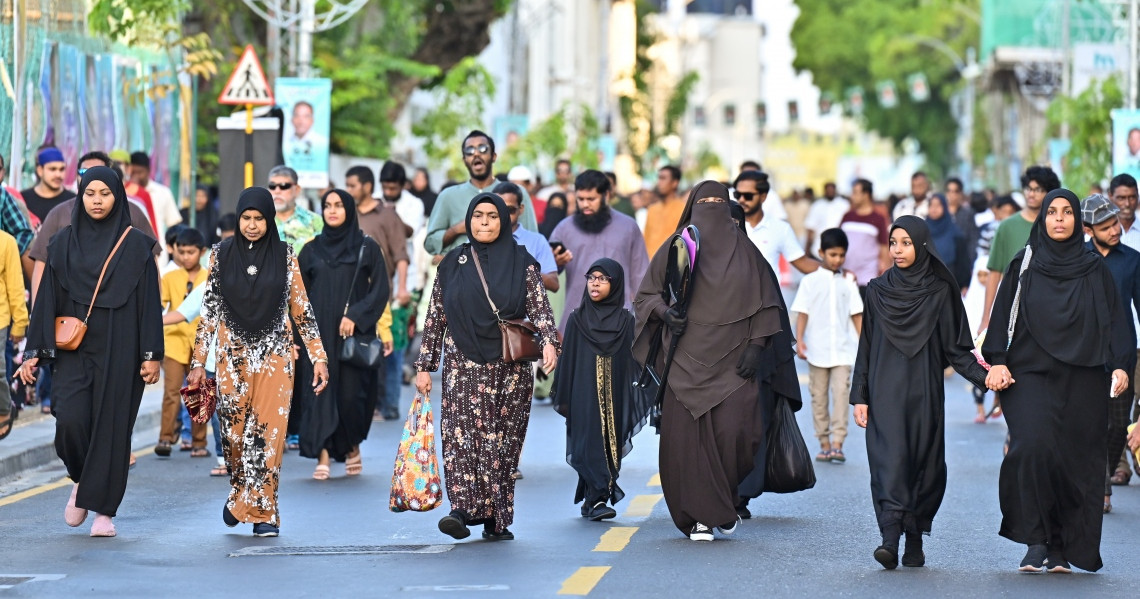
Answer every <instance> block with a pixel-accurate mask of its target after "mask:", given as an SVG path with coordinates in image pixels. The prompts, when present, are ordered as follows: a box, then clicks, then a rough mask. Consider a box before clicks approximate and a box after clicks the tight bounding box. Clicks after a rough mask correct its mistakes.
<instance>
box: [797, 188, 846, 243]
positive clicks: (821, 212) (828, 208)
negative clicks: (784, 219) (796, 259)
mask: <svg viewBox="0 0 1140 599" xmlns="http://www.w3.org/2000/svg"><path fill="white" fill-rule="evenodd" d="M850 210H851V202H849V201H847V199H846V198H844V197H842V196H838V197H835V198H834V199H830V200H829V199H827V198H819V199H818V200H816V201H814V202H812V204H811V208H810V209H808V215H807V218H806V219H804V227H805V228H807V229H808V230H809V231H814V232H815V238H814V239H812V244H811V245H812V247H811V251H812V252H813V253H814V254H816V255H817V256H818V255H819V235H820V233H823V232H824V231H826V230H828V229H836V228H838V227H839V223H841V222H843V215H845V214H847V213H848V212H849V211H850Z"/></svg>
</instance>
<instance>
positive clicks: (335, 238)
mask: <svg viewBox="0 0 1140 599" xmlns="http://www.w3.org/2000/svg"><path fill="white" fill-rule="evenodd" d="M333 194H336V196H337V197H338V198H340V201H342V202H344V214H345V218H344V222H343V223H341V224H340V226H339V227H334V226H332V225H330V224H329V221H328V220H325V227H324V229H321V233H320V235H317V236H316V238H314V239H313V241H314V242H316V244H317V245H316V246H315V249H316V250H317V255H319V256H320V257H321V260H324V261H325V263H327V264H329V265H335V264H338V263H339V264H356V260H357V257H358V256H359V254H360V247H361V244H363V243H364V233H363V232H361V230H360V224H359V222H358V221H357V216H356V200H355V199H353V197H352V196H351V195H349V193H348V192H347V191H344V190H343V189H333V190H330V191H329V192H328V193H326V194H325V195H324V197H322V198H321V218H324V206H325V202H327V201H328V199H329V196H330V195H333Z"/></svg>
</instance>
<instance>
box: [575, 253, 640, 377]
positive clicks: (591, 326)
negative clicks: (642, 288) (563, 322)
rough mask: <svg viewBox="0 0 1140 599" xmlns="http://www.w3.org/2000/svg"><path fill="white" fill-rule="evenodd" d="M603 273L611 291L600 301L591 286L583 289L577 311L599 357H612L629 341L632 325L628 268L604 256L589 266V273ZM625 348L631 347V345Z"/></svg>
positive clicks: (583, 332) (592, 348)
mask: <svg viewBox="0 0 1140 599" xmlns="http://www.w3.org/2000/svg"><path fill="white" fill-rule="evenodd" d="M594 273H601V274H603V275H606V276H607V277H609V278H610V294H609V295H607V296H606V297H605V298H604V299H602V300H600V301H596V302H595V301H594V300H592V299H590V286H589V284H587V285H586V288H585V289H584V290H583V291H582V304H581V305H580V306H579V307H578V310H577V311H576V312H575V314H576V315H577V317H578V322H579V324H580V326H579V327H578V328H579V330H580V331H581V333H582V337H583V338H584V339H585V340H586V343H588V344H589V345H590V348H591V350H593V351H594V353H596V354H598V355H599V356H613V355H615V354H617V353H618V352H619V351H621V350H622V349H623V347H622V345H623V344H624V343H629V339H628V338H627V337H626V333H627V331H629V330H630V327H631V326H632V325H633V318H632V315H631V314H630V313H629V312H628V311H626V309H625V269H623V268H622V267H621V264H618V263H617V262H616V261H614V260H610V259H609V258H602V259H600V260H596V261H595V262H594V263H593V264H591V265H590V270H588V271H586V274H587V275H591V274H594ZM624 349H629V347H628V345H627V346H626V347H625V348H624Z"/></svg>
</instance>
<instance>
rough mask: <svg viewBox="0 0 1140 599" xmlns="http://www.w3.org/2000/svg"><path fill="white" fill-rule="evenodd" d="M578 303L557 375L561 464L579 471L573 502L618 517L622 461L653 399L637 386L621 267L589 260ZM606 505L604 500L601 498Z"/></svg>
mask: <svg viewBox="0 0 1140 599" xmlns="http://www.w3.org/2000/svg"><path fill="white" fill-rule="evenodd" d="M586 279H587V283H586V288H585V289H584V290H583V293H582V296H583V297H582V304H581V306H580V307H579V308H578V309H577V310H575V311H574V312H573V313H571V314H570V318H569V320H568V321H567V323H566V334H565V336H564V338H563V340H562V360H561V367H560V368H559V369H558V372H557V373H556V374H555V379H554V390H555V394H554V409H555V410H557V411H558V413H560V414H563V415H564V416H566V462H567V463H568V464H570V466H572V467H573V468H574V470H576V471H577V472H578V489H577V491H575V493H574V503H578V502H579V501H581V502H582V516H583V517H586V518H589V519H591V520H594V521H599V520H607V519H609V518H613V517H614V516H616V515H617V512H616V511H614V509H613V508H612V507H610V505H617V502H619V501H621V499H622V498H623V497H625V492H624V491H622V490H621V487H619V486H618V484H617V479H618V471H619V470H620V468H621V460H622V458H623V457H625V455H626V454H628V453H629V452H630V450H631V449H633V443H632V442H631V439H633V436H634V435H635V434H637V432H638V431H640V430H641V427H642V426H643V425H644V424H645V419H646V416H647V415H648V414H649V408H650V406H651V404H652V401H653V398H652V397H651V396H650V395H649V394H648V393H646V392H645V391H644V390H643V389H640V388H638V387H635V386H634V384H633V383H634V381H635V380H636V379H637V376H638V372H639V369H638V367H637V363H636V362H634V360H633V351H632V348H633V328H634V323H633V314H630V312H629V311H628V310H626V309H625V270H624V269H622V267H621V264H618V263H617V262H615V261H613V260H610V259H609V258H602V259H601V260H598V261H596V262H594V263H593V264H592V265H590V270H589V271H587V273H586ZM607 502H608V503H609V504H610V505H606V503H607Z"/></svg>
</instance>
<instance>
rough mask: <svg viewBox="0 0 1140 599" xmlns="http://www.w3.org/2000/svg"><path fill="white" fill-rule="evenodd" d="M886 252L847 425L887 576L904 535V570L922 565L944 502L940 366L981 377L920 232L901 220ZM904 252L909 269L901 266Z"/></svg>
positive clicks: (956, 295) (957, 303)
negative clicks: (862, 442) (866, 482)
mask: <svg viewBox="0 0 1140 599" xmlns="http://www.w3.org/2000/svg"><path fill="white" fill-rule="evenodd" d="M890 247H891V257H892V258H893V259H894V260H895V265H894V266H893V267H891V268H890V269H889V270H887V272H885V273H883V275H882V276H880V277H877V278H875V279H872V280H871V281H870V283H869V284H868V286H867V301H866V304H865V305H864V312H863V334H862V335H861V336H860V337H859V351H858V353H857V355H856V358H855V368H854V370H853V371H852V385H851V403H852V404H853V405H855V406H856V418H855V422H856V424H858V425H859V426H863V427H866V429H867V437H866V439H867V463H868V466H869V467H870V471H871V500H872V502H873V504H874V508H875V516H876V519H877V520H878V523H879V530H880V532H881V533H882V537H883V544H882V545H881V546H879V547H878V548H877V549H876V550H875V554H874V555H875V559H876V560H877V561H878V562H879V563H880V564H882V565H883V567H885V568H888V569H891V568H895V567H897V566H898V548H899V539H900V537H901V536H902V534H903V533H904V532H905V533H906V552H905V554H904V555H903V560H902V561H903V565H904V566H915V567H917V566H922V565H924V564H925V562H926V557H925V554H923V552H922V535H924V534H930V530H931V525H932V523H933V521H934V516H935V515H936V514H937V513H938V508H939V506H940V505H941V504H942V498H943V496H944V495H945V493H946V443H945V427H946V422H945V413H944V412H945V409H944V408H945V402H946V389H945V387H946V382H945V375H944V372H945V369H946V367H947V366H953V367H954V370H957V371H958V372H959V373H960V374H961V375H962V376H964V377H965V378H966V379H967V380H968V381H970V382H971V383H973V384H974V385H976V386H978V387H981V386H983V385H984V383H985V378H986V369H985V367H983V366H982V365H981V364H979V363H978V360H977V358H976V357H975V356H974V354H973V353H972V350H973V347H974V344H973V342H972V340H971V339H970V329H969V325H968V323H967V322H966V311H965V308H964V307H963V305H962V295H961V291H960V290H959V289H958V283H957V281H956V279H955V278H954V276H953V275H952V274H951V273H950V271H949V269H947V268H946V265H945V264H943V262H942V260H941V259H940V257H939V255H938V253H937V250H936V249H935V248H934V243H933V240H932V239H931V236H930V230H929V229H928V228H927V226H926V223H925V222H924V221H923V220H922V219H921V218H918V217H916V216H903V217H900V218H899V219H898V220H896V221H895V223H894V225H892V226H891V241H890ZM911 248H913V256H914V260H913V262H911V263H910V264H909V265H908V266H903V265H902V264H904V262H900V260H903V259H904V258H903V255H904V253H905V252H906V251H907V250H908V249H911ZM863 410H865V412H863ZM861 413H864V414H866V416H865V417H864V416H861Z"/></svg>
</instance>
